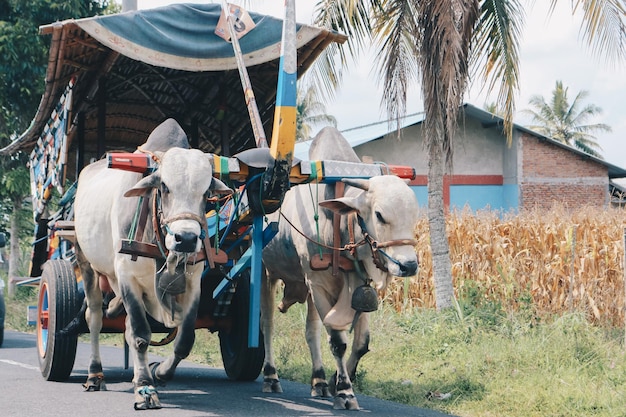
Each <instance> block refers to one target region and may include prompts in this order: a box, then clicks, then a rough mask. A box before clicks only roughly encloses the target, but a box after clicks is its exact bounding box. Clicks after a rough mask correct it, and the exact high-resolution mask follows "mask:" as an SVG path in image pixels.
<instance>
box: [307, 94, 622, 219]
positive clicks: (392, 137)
mask: <svg viewBox="0 0 626 417" xmlns="http://www.w3.org/2000/svg"><path fill="white" fill-rule="evenodd" d="M423 116H424V115H423V113H420V114H415V115H411V116H407V117H406V118H405V119H404V121H403V124H402V129H401V130H402V132H401V134H402V138H401V139H398V135H397V133H396V131H395V126H389V125H388V123H387V122H381V123H375V124H370V125H366V126H362V127H358V128H354V129H348V130H345V131H343V132H342V134H343V135H344V136H345V137H346V139H347V140H348V141H349V142H350V143H351V144H352V146H353V148H354V150H355V151H356V153H357V154H358V155H359V156H360V157H361V159H363V160H365V161H367V160H371V161H382V162H384V163H387V164H398V165H410V166H412V167H414V168H415V169H416V172H417V178H416V179H415V180H413V181H412V182H411V186H412V187H413V189H414V191H415V194H416V195H417V198H418V201H419V203H420V205H426V201H427V184H428V179H427V178H428V177H427V174H428V155H427V151H426V149H425V148H424V146H423V140H422V122H423V120H424V119H423ZM453 149H454V154H453V168H452V172H451V173H449V174H448V175H446V177H445V178H444V201H445V204H446V206H447V207H449V208H450V207H452V208H463V207H466V206H468V207H469V208H471V209H472V210H480V209H492V210H501V211H511V210H513V211H519V210H522V209H530V208H534V207H538V208H544V209H550V208H551V207H552V205H553V204H554V203H555V202H559V203H563V204H565V205H566V206H568V207H571V208H575V207H581V206H586V205H591V206H598V207H607V206H608V205H609V204H610V203H611V202H612V197H615V196H617V195H620V192H622V193H623V192H624V191H626V190H624V189H622V188H621V187H620V186H619V185H617V184H615V183H614V182H613V180H614V179H618V178H624V177H626V170H625V169H623V168H620V167H617V166H615V165H612V164H609V163H607V162H606V161H603V160H602V159H598V158H595V157H593V156H590V155H588V154H586V153H584V152H581V151H579V150H577V149H574V148H572V147H570V146H568V145H565V144H563V143H561V142H558V141H556V140H553V139H551V138H548V137H545V136H543V135H541V134H539V133H536V132H533V131H532V130H529V129H527V128H525V127H522V126H520V125H514V128H513V141H512V144H511V146H507V143H506V137H505V136H504V134H503V132H502V119H501V118H499V117H497V116H494V115H492V114H491V113H489V112H487V111H485V110H482V109H479V108H477V107H475V106H472V105H470V104H465V105H463V109H462V112H461V115H460V121H459V129H458V131H457V134H456V136H455V138H454V143H453ZM307 150H308V142H304V143H299V144H298V145H297V146H296V156H298V157H300V158H301V159H307V158H306V155H307Z"/></svg>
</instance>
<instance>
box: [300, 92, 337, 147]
mask: <svg viewBox="0 0 626 417" xmlns="http://www.w3.org/2000/svg"><path fill="white" fill-rule="evenodd" d="M297 95H298V97H297V100H296V141H303V140H307V139H309V138H310V137H311V132H312V130H313V127H314V126H319V125H324V126H328V125H331V126H333V127H337V119H335V117H334V116H331V115H329V114H326V106H325V105H324V103H323V102H321V101H320V100H319V99H318V97H317V89H316V87H315V86H313V85H310V86H309V87H307V88H306V89H305V88H300V87H298V94H297Z"/></svg>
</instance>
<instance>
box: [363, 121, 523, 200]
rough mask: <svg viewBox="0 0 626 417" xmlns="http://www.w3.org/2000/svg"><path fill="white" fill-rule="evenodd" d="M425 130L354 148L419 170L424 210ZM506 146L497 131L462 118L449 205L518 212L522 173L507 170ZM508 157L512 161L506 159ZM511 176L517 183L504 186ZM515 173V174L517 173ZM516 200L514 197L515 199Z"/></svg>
mask: <svg viewBox="0 0 626 417" xmlns="http://www.w3.org/2000/svg"><path fill="white" fill-rule="evenodd" d="M423 143H424V141H423V130H422V124H417V125H413V126H409V127H407V128H406V129H404V130H403V132H402V138H401V139H398V136H397V134H396V133H391V134H389V135H386V136H385V137H383V138H381V139H378V140H374V141H370V142H367V143H364V144H362V145H359V146H356V147H355V148H354V150H355V152H356V153H357V155H358V156H359V157H360V158H361V159H362V160H363V159H365V158H366V159H371V160H374V161H381V162H385V163H387V164H394V165H408V166H412V167H413V168H415V170H416V173H417V175H418V179H417V180H416V181H414V182H412V183H411V187H412V188H413V191H414V192H415V195H416V196H417V200H418V203H419V204H420V205H421V206H425V205H426V204H427V199H428V187H427V177H428V153H427V150H426V149H425V148H424V145H423ZM509 153H510V152H508V153H507V152H506V144H505V143H504V142H503V141H502V136H501V135H500V134H499V133H498V129H496V128H485V127H483V126H482V124H481V123H480V122H479V121H478V120H476V119H474V118H462V119H461V122H460V124H459V130H458V132H457V136H456V139H455V142H454V149H453V159H452V161H453V172H452V174H451V175H447V176H446V178H445V179H444V183H445V195H444V199H445V202H446V205H447V206H448V207H452V208H461V209H462V208H464V207H466V206H467V207H469V208H470V209H472V210H480V209H484V208H487V207H488V208H491V209H494V210H505V211H508V210H510V209H515V208H516V207H517V194H518V193H517V183H516V179H515V173H516V172H517V169H513V170H510V169H508V168H506V169H505V167H506V165H505V163H504V161H505V158H509V156H508V154H509ZM505 155H506V156H505ZM505 172H507V175H508V176H509V177H513V179H512V184H513V185H512V187H513V190H512V191H511V190H510V188H511V184H505V183H504V180H503V179H504V177H505V175H504V174H505ZM511 172H512V173H511ZM510 195H512V197H511V196H510Z"/></svg>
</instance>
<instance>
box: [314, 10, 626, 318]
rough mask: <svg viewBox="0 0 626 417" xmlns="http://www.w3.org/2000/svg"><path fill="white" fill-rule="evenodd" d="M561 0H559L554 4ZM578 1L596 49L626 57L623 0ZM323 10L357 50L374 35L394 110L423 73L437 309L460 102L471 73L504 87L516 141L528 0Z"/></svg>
mask: <svg viewBox="0 0 626 417" xmlns="http://www.w3.org/2000/svg"><path fill="white" fill-rule="evenodd" d="M557 1H558V0H551V5H552V8H554V6H555V5H556V3H557ZM571 7H572V12H574V11H576V10H578V9H580V10H582V12H583V23H582V24H583V31H582V34H583V39H585V40H586V41H588V42H589V43H590V44H591V45H592V46H594V47H595V50H596V51H597V52H603V53H604V54H605V55H606V56H607V57H609V58H613V59H615V60H619V59H623V58H624V57H626V39H625V38H624V37H623V33H624V32H625V31H626V23H625V20H626V17H625V10H626V1H625V0H575V1H572V2H571ZM316 16H317V17H316V20H315V22H316V23H317V24H320V25H323V26H326V27H330V28H333V29H336V30H340V31H343V32H344V33H346V34H348V35H351V36H352V37H354V38H356V40H354V41H348V42H347V47H348V51H349V52H354V51H356V50H358V47H359V45H362V44H367V43H368V41H369V37H370V36H371V37H372V38H373V39H374V40H375V42H376V45H377V46H378V50H379V52H378V55H377V57H376V59H377V63H378V67H379V68H380V70H381V71H380V72H379V73H380V74H382V76H381V78H382V82H383V85H384V91H385V93H384V95H383V98H382V102H383V105H384V106H385V107H386V109H387V111H388V114H389V116H390V118H395V119H397V120H399V119H400V118H401V117H402V116H404V115H405V109H406V98H407V94H408V93H412V94H416V93H417V92H410V91H408V87H409V85H410V81H411V79H412V78H414V77H418V80H419V81H420V84H421V93H422V96H423V99H424V111H425V116H426V117H425V124H424V137H425V138H426V144H427V146H428V156H429V171H428V220H429V226H430V243H431V251H432V255H433V275H434V281H435V296H436V297H435V298H436V303H437V308H445V307H450V306H452V305H453V302H454V295H453V287H452V274H451V264H450V257H449V247H448V241H447V233H446V229H445V216H444V201H443V177H444V174H445V172H446V169H447V168H450V161H451V156H452V138H453V137H454V132H455V130H456V127H457V116H458V111H459V108H460V105H461V104H462V100H463V95H464V93H465V91H466V89H467V85H468V81H469V78H470V75H475V76H478V77H480V78H481V79H482V81H483V83H484V85H485V86H486V88H487V89H488V91H493V90H496V89H497V91H498V94H497V104H498V108H499V109H501V111H502V113H503V114H504V116H505V117H504V120H505V123H504V129H505V132H506V134H507V137H508V138H509V143H510V140H511V138H512V117H513V113H514V111H515V100H514V97H515V94H517V92H518V90H519V84H518V81H519V77H518V76H519V69H518V64H519V55H518V46H519V39H520V28H521V26H522V24H523V20H524V7H523V6H522V4H521V2H520V0H429V1H426V0H417V1H415V0H320V1H319V2H318V4H317V8H316ZM330 51H331V52H332V49H331V50H330ZM339 57H340V58H339V59H340V60H339V62H337V63H334V65H329V62H330V60H331V59H332V58H328V59H327V60H324V59H323V60H320V62H321V65H323V68H324V69H325V70H326V74H327V78H326V79H327V80H329V83H331V84H332V83H334V82H337V81H338V80H339V79H340V75H341V73H340V71H341V70H343V69H344V68H345V61H344V58H345V55H339ZM470 66H471V67H472V70H471V71H470ZM446 162H447V163H446Z"/></svg>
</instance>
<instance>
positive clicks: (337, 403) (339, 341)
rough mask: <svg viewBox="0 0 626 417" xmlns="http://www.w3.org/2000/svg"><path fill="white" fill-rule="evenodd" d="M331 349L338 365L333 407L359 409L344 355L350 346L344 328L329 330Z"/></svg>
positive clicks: (337, 408)
mask: <svg viewBox="0 0 626 417" xmlns="http://www.w3.org/2000/svg"><path fill="white" fill-rule="evenodd" d="M329 334H330V350H331V351H332V354H333V357H334V358H335V362H336V365H337V378H336V383H335V384H332V385H331V389H332V390H334V393H335V398H334V401H333V408H334V409H335V410H344V409H345V410H358V409H359V403H358V402H357V399H356V396H355V395H354V391H353V389H352V381H351V380H350V376H349V375H348V370H347V367H346V362H345V359H344V356H345V354H346V350H347V346H348V343H347V341H348V338H347V336H346V332H345V331H344V330H332V329H330V330H329Z"/></svg>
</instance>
